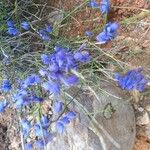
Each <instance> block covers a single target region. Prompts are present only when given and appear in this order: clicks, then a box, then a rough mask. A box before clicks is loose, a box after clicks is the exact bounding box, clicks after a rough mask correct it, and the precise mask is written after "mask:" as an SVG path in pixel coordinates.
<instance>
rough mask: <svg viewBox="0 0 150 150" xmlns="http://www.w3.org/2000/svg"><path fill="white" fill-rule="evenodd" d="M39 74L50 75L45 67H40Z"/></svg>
mask: <svg viewBox="0 0 150 150" xmlns="http://www.w3.org/2000/svg"><path fill="white" fill-rule="evenodd" d="M39 74H40V75H41V76H43V77H44V76H46V75H48V73H47V70H45V69H40V70H39Z"/></svg>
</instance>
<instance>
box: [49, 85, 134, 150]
mask: <svg viewBox="0 0 150 150" xmlns="http://www.w3.org/2000/svg"><path fill="white" fill-rule="evenodd" d="M101 88H102V89H103V91H101V90H99V89H94V91H95V92H94V91H93V89H91V88H89V87H86V88H85V87H84V88H82V89H80V88H72V89H71V90H69V91H67V94H66V95H67V96H68V97H69V98H68V100H71V97H73V98H74V99H73V103H71V105H69V107H70V109H71V110H75V111H76V112H77V113H78V117H77V119H76V120H75V121H74V122H71V123H70V124H69V125H68V126H67V127H66V131H65V133H64V134H63V135H57V137H56V138H55V139H54V140H53V141H52V142H50V143H49V144H48V150H117V149H120V150H132V148H133V143H134V138H135V118H134V111H133V109H132V106H131V105H130V103H128V101H127V98H128V95H123V92H122V91H120V89H119V88H117V87H116V86H113V85H112V84H111V83H103V85H102V83H101ZM104 91H105V92H104ZM76 95H78V96H76ZM109 113H110V114H109Z"/></svg>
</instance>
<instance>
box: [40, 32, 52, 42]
mask: <svg viewBox="0 0 150 150" xmlns="http://www.w3.org/2000/svg"><path fill="white" fill-rule="evenodd" d="M38 34H39V35H40V37H41V38H42V39H43V40H44V41H49V40H51V38H50V36H49V35H48V33H47V32H46V31H45V29H41V30H39V32H38Z"/></svg>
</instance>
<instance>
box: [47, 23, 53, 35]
mask: <svg viewBox="0 0 150 150" xmlns="http://www.w3.org/2000/svg"><path fill="white" fill-rule="evenodd" d="M52 30H53V27H52V25H46V31H47V32H48V33H51V32H52Z"/></svg>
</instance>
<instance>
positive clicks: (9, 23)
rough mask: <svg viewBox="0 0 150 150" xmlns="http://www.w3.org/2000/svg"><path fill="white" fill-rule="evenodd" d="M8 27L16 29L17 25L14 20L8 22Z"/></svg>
mask: <svg viewBox="0 0 150 150" xmlns="http://www.w3.org/2000/svg"><path fill="white" fill-rule="evenodd" d="M7 26H8V27H14V26H15V24H14V22H13V21H12V20H9V21H7Z"/></svg>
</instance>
